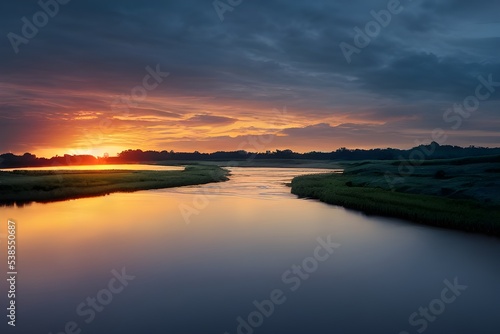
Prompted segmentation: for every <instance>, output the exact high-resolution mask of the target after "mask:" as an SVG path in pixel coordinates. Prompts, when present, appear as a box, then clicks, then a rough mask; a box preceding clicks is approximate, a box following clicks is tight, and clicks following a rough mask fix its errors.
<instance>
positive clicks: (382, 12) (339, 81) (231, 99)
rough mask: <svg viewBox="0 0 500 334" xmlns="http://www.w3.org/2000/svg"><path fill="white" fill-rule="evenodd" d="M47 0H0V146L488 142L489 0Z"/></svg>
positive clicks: (499, 86) (495, 100)
mask: <svg viewBox="0 0 500 334" xmlns="http://www.w3.org/2000/svg"><path fill="white" fill-rule="evenodd" d="M55 1H56V0H41V1H40V2H38V1H32V0H24V1H2V3H1V4H0V35H1V39H0V40H1V41H0V152H12V153H16V154H22V153H25V152H31V153H34V154H37V155H38V156H52V155H55V154H59V155H62V154H65V153H68V154H93V155H99V156H101V155H103V154H105V153H108V154H110V155H114V154H116V153H117V152H120V151H122V150H125V149H143V150H146V149H152V150H160V151H161V150H167V151H170V150H174V151H195V150H197V151H200V152H214V151H219V150H240V149H242V150H247V151H252V152H255V151H259V152H263V151H266V150H275V149H292V150H294V151H298V152H306V151H333V150H336V149H338V148H340V147H347V148H376V147H381V148H385V147H397V148H409V147H413V146H416V145H418V144H420V143H430V142H431V141H433V140H436V141H438V142H439V143H440V144H451V145H461V146H469V145H476V146H488V147H498V146H500V145H499V144H500V134H499V131H498V129H499V128H500V117H499V107H500V58H499V57H498V55H499V54H500V18H499V16H498V13H499V12H500V2H498V1H492V0H475V1H469V0H401V2H398V1H397V0H390V1H385V0H384V1H379V0H371V1H353V0H349V1H348V0H307V1H306V0H300V1H299V0H297V1H290V0H243V1H240V0H221V1H213V0H184V1H180V0H177V1H171V0H161V1H156V0H143V1H130V0H119V1H118V0H107V1H102V0H99V1H97V0H85V1H84V0H69V1H68V0H58V1H59V2H55ZM43 7H45V11H43V10H44V9H43ZM41 11H42V12H41ZM377 19H378V21H377ZM33 28H34V29H33ZM497 82H498V83H497ZM464 104H465V105H464ZM437 134H439V136H438V135H437Z"/></svg>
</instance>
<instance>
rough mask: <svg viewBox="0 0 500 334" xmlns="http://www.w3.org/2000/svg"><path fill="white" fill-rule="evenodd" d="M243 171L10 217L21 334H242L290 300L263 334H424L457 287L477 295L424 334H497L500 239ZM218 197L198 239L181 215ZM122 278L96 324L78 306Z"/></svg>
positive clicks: (287, 176) (196, 226)
mask: <svg viewBox="0 0 500 334" xmlns="http://www.w3.org/2000/svg"><path fill="white" fill-rule="evenodd" d="M232 171H233V176H232V179H231V181H228V182H224V183H219V184H210V185H205V186H193V187H183V188H176V189H164V190H155V191H139V192H135V193H130V194H123V193H118V194H112V195H109V196H106V197H98V198H87V199H79V200H71V201H65V202H57V203H50V204H33V205H31V206H29V207H24V208H16V207H8V208H1V209H0V212H1V213H2V214H1V217H2V218H1V219H2V221H6V220H7V218H12V219H15V220H16V221H17V222H18V240H19V255H18V256H19V291H20V292H19V296H18V302H19V322H18V325H19V327H18V328H16V329H17V330H18V331H19V332H20V333H49V332H50V331H52V332H53V333H56V332H59V331H62V330H63V328H64V325H65V324H66V323H67V322H68V321H71V320H74V321H75V322H77V323H78V325H79V326H80V328H81V329H82V333H183V334H191V333H193V334H199V333H209V334H211V333H217V334H224V333H225V332H228V333H230V334H233V333H237V325H238V322H237V318H238V317H246V316H248V315H249V314H250V313H251V312H252V311H254V310H255V305H254V304H253V302H254V301H256V300H257V301H259V302H260V301H263V300H264V299H268V298H269V297H270V293H271V291H273V290H274V289H281V290H283V291H284V292H285V293H286V297H287V301H286V303H283V304H282V305H279V306H277V307H276V310H275V312H274V313H273V315H272V316H271V317H269V318H265V320H264V322H263V324H262V325H261V326H260V327H258V328H256V329H254V333H256V334H258V333H297V334H299V333H300V334H303V333H318V334H323V333H395V334H398V333H399V332H400V331H402V330H406V331H408V332H409V333H416V330H417V329H418V328H419V327H413V326H411V325H410V324H409V322H408V318H409V316H410V315H411V314H412V313H413V312H415V311H418V309H419V307H421V306H427V305H429V303H430V302H431V301H432V300H433V299H435V298H439V297H440V292H441V290H442V289H443V281H444V280H445V279H448V280H451V281H452V280H453V279H454V278H455V277H458V278H459V282H460V284H465V285H467V286H468V289H467V290H466V291H464V292H463V294H462V295H461V296H460V298H459V299H457V301H456V302H455V303H453V304H450V305H447V306H446V310H445V311H444V312H443V313H442V314H441V315H440V316H439V317H438V318H437V319H436V320H435V321H434V322H429V325H428V328H427V329H426V331H425V333H455V334H466V333H467V334H468V333H482V334H489V333H495V334H496V333H498V328H499V326H498V320H497V319H498V316H497V314H498V310H499V306H500V301H499V298H498V296H500V293H499V292H500V291H499V288H498V281H499V279H500V267H499V266H498V260H497V254H498V253H499V252H500V244H499V243H498V240H497V239H493V238H487V237H484V236H476V235H468V234H465V233H460V232H456V231H446V230H440V229H434V228H429V227H423V226H418V225H414V224H407V223H405V222H401V221H398V220H395V219H384V218H376V217H366V216H364V215H362V214H359V213H356V212H352V211H348V210H344V209H342V208H339V207H335V206H329V205H326V204H323V203H319V202H316V201H312V200H302V199H297V198H296V197H295V196H293V195H291V194H290V193H289V191H290V189H289V188H287V187H286V186H284V183H287V182H289V181H290V180H291V178H292V176H294V175H298V174H303V173H312V172H318V170H305V169H273V168H255V169H243V168H234V169H232ZM205 193H209V194H210V196H209V203H208V205H206V206H205V207H204V208H203V209H202V210H199V211H200V212H199V214H197V215H193V219H192V221H191V224H189V225H187V224H186V223H185V221H184V219H183V216H182V213H181V211H180V209H179V207H180V206H181V205H183V204H184V205H188V206H189V205H192V203H193V200H194V198H195V197H196V196H197V195H200V194H205ZM4 225H5V224H2V230H1V231H0V233H1V232H3V233H5V226H4ZM328 235H332V239H333V240H334V241H335V242H338V243H340V244H341V247H340V248H339V249H338V251H337V252H336V253H335V254H334V256H332V257H331V258H329V259H328V260H327V261H325V262H322V263H321V264H320V265H319V266H318V269H317V270H316V271H314V272H313V273H311V274H310V276H309V277H308V279H306V280H304V281H303V283H302V285H301V287H300V289H298V290H296V291H294V292H291V291H290V290H289V286H288V285H287V284H284V283H283V281H282V275H283V273H284V272H285V271H286V270H288V269H290V268H291V266H293V265H294V264H296V265H300V264H301V263H303V261H304V259H306V258H307V257H310V256H311V254H313V252H314V250H315V247H316V246H317V238H318V237H327V236H328ZM2 261H3V260H2ZM123 267H125V268H126V270H127V272H128V273H130V274H131V275H134V276H136V279H135V280H134V281H132V282H131V283H130V285H129V286H128V287H127V288H126V290H124V291H123V293H120V294H118V295H116V296H114V298H113V301H112V302H111V303H110V304H109V305H106V307H105V308H104V309H103V311H102V312H96V318H95V320H94V321H92V322H91V323H89V324H87V323H86V322H85V319H86V318H85V317H82V316H79V315H78V314H77V312H76V308H77V305H79V304H80V303H81V302H82V301H84V300H86V298H87V297H92V296H94V297H95V296H96V294H97V293H98V292H99V291H100V290H101V289H103V288H105V286H106V284H107V283H108V282H109V280H110V278H111V277H112V276H111V275H112V274H111V271H112V270H113V269H116V270H120V269H121V268H123ZM2 284H3V285H2V287H1V288H2V291H5V290H4V288H5V283H4V282H2Z"/></svg>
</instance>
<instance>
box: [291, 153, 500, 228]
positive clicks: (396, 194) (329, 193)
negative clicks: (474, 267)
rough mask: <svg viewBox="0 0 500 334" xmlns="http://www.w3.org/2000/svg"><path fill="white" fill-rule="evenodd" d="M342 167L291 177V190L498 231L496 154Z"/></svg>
mask: <svg viewBox="0 0 500 334" xmlns="http://www.w3.org/2000/svg"><path fill="white" fill-rule="evenodd" d="M345 167H346V168H345V171H344V173H343V174H318V175H306V176H299V177H296V178H294V179H293V181H292V183H291V186H292V193H293V194H296V195H298V196H299V197H308V198H314V199H319V200H321V201H323V202H325V203H329V204H335V205H341V206H344V207H346V208H349V209H355V210H359V211H362V212H364V213H367V214H374V215H381V216H387V217H396V218H402V219H406V220H410V221H413V222H417V223H421V224H427V225H432V226H438V227H443V228H453V229H459V230H464V231H470V232H481V233H486V234H490V235H499V236H500V174H499V173H500V162H499V159H498V157H492V158H477V159H476V158H471V159H466V160H461V161H458V160H440V161H437V160H434V161H432V162H428V163H423V164H422V165H420V166H418V167H414V170H413V172H412V173H411V174H410V173H407V174H404V175H401V174H400V173H399V170H400V167H401V166H400V164H399V163H398V162H395V161H388V162H371V161H367V162H358V163H351V164H348V165H346V166H345Z"/></svg>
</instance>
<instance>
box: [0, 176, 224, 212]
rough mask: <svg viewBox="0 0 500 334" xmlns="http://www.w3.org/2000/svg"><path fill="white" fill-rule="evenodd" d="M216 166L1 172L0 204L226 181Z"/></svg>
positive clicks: (49, 200) (45, 200)
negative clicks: (154, 169) (146, 169)
mask: <svg viewBox="0 0 500 334" xmlns="http://www.w3.org/2000/svg"><path fill="white" fill-rule="evenodd" d="M227 175H228V171H227V170H225V169H222V168H219V167H217V166H188V167H186V168H185V170H182V171H130V170H102V171H76V170H74V171H63V170H61V171H23V170H19V171H13V172H0V204H3V205H10V204H14V203H17V204H22V203H29V202H51V201H57V200H66V199H73V198H81V197H91V196H101V195H107V194H110V193H113V192H131V191H137V190H147V189H161V188H171V187H180V186H187V185H196V184H205V183H211V182H220V181H225V180H227Z"/></svg>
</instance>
